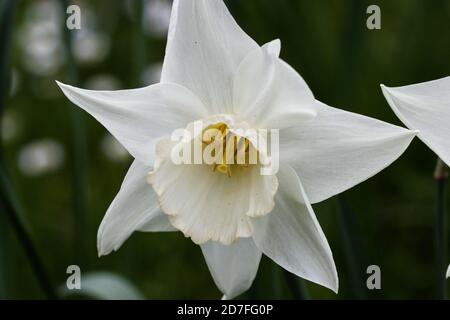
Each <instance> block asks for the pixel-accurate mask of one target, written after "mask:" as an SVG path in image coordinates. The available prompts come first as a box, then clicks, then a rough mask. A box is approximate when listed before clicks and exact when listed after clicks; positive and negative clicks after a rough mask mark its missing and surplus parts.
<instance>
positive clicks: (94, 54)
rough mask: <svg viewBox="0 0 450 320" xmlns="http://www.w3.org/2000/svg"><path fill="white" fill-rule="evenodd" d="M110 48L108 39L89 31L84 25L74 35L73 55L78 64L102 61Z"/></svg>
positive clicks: (94, 31)
mask: <svg viewBox="0 0 450 320" xmlns="http://www.w3.org/2000/svg"><path fill="white" fill-rule="evenodd" d="M109 48H110V41H109V37H108V36H107V35H106V34H105V33H103V32H100V31H97V30H95V29H91V28H90V27H89V26H88V25H87V24H86V23H85V24H84V25H83V28H81V30H79V31H77V32H76V33H75V37H74V43H73V54H74V56H75V59H76V60H77V62H79V63H80V64H95V63H99V62H101V61H103V60H104V59H105V58H106V57H107V55H108V53H109Z"/></svg>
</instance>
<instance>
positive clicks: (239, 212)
mask: <svg viewBox="0 0 450 320" xmlns="http://www.w3.org/2000/svg"><path fill="white" fill-rule="evenodd" d="M279 53H280V41H279V40H275V41H272V42H270V43H268V44H266V45H264V46H262V47H260V46H259V45H258V44H257V43H256V42H255V41H253V40H252V39H251V38H250V37H249V36H248V35H247V34H245V33H244V32H243V31H242V30H241V28H240V27H239V26H238V25H237V23H236V22H235V21H234V20H233V18H232V16H231V15H230V13H229V11H228V10H227V8H226V6H225V5H224V3H223V1H222V0H175V1H174V4H173V9H172V16H171V21H170V28H169V36H168V44H167V50H166V56H165V60H164V64H163V70H162V77H161V82H160V83H158V84H155V85H151V86H148V87H145V88H142V89H135V90H124V91H90V90H84V89H79V88H75V87H72V86H69V85H65V84H61V83H58V84H59V85H60V87H61V89H62V90H63V92H64V93H65V95H66V96H67V97H68V98H69V99H70V100H71V101H72V102H73V103H75V104H77V105H78V106H80V107H81V108H83V109H84V110H86V111H87V112H89V113H90V114H91V115H93V116H94V117H95V118H96V119H97V120H98V121H100V122H101V123H102V124H103V125H104V126H105V127H106V128H107V129H108V130H109V131H110V132H111V133H112V134H113V135H114V136H115V137H116V138H117V140H118V141H119V142H120V143H122V144H123V146H124V147H125V148H126V149H127V150H128V151H129V152H130V153H131V155H133V157H134V158H135V161H134V163H133V165H132V166H131V168H130V170H129V172H128V174H127V176H126V177H125V180H124V183H123V185H122V187H121V189H120V191H119V193H118V195H117V197H116V199H115V200H114V201H113V203H112V204H111V206H110V208H109V209H108V211H107V213H106V216H105V218H104V220H103V222H102V224H101V226H100V230H99V234H98V250H99V254H100V255H104V254H108V253H110V252H111V251H113V250H117V249H118V248H119V247H120V246H121V245H122V243H123V242H124V241H125V240H126V239H127V238H128V237H129V236H130V235H131V234H132V233H133V232H134V231H136V230H140V231H171V230H180V231H182V232H183V233H184V234H185V235H186V236H187V237H190V238H191V239H192V240H193V241H194V242H195V243H197V244H199V245H200V246H201V248H202V251H203V254H204V256H205V259H206V262H207V264H208V267H209V269H210V271H211V274H212V275H213V278H214V281H215V283H216V284H217V286H218V287H219V288H220V290H221V291H222V292H223V293H224V294H225V296H226V297H227V298H233V297H235V296H237V295H239V294H241V293H242V292H244V291H245V290H247V289H248V288H249V287H250V285H251V283H252V281H253V279H254V277H255V275H256V272H257V270H258V265H259V261H260V258H261V254H265V255H267V256H268V257H270V258H271V259H272V260H274V261H275V262H276V263H278V264H279V265H281V266H282V267H283V268H285V269H286V270H288V271H290V272H292V273H294V274H296V275H298V276H300V277H303V278H305V279H307V280H310V281H313V282H315V283H318V284H320V285H323V286H325V287H327V288H330V289H332V290H333V291H335V292H337V290H338V277H337V272H336V267H335V264H334V261H333V257H332V253H331V250H330V247H329V245H328V242H327V240H326V238H325V235H324V233H323V232H322V229H321V227H320V225H319V223H318V221H317V219H316V216H315V214H314V212H313V209H312V207H311V203H315V202H318V201H322V200H325V199H327V198H329V197H331V196H333V195H335V194H337V193H340V192H342V191H344V190H346V189H348V188H351V187H353V186H354V185H356V184H358V183H360V182H362V181H364V180H366V179H367V178H369V177H371V176H373V175H375V174H376V173H377V172H379V171H380V170H382V169H384V168H385V167H386V166H388V165H389V164H390V163H392V162H393V161H394V160H395V159H397V157H399V156H400V155H401V154H402V152H403V151H404V150H405V149H406V148H407V146H408V145H409V143H410V142H411V140H412V138H413V137H414V135H415V133H414V132H411V131H409V130H406V129H403V128H400V127H397V126H393V125H390V124H387V123H384V122H381V121H378V120H374V119H371V118H367V117H364V116H360V115H356V114H353V113H350V112H345V111H341V110H338V109H334V108H331V107H328V106H326V105H325V104H322V103H320V102H318V101H316V100H315V99H314V96H313V94H312V92H311V91H310V89H309V88H308V86H307V84H306V83H305V81H304V80H303V79H302V77H301V76H300V75H299V74H298V73H297V72H296V71H295V70H294V69H293V68H292V67H290V66H289V65H288V64H287V63H286V62H284V61H283V60H281V59H280V58H279ZM197 120H203V123H206V124H207V125H208V126H212V127H215V128H218V130H220V131H223V132H228V131H231V132H236V131H235V130H237V129H239V128H254V129H280V132H279V133H280V170H279V172H278V173H277V174H276V175H271V176H270V175H269V176H264V175H261V174H260V171H259V170H258V169H259V167H258V164H256V165H249V166H245V165H244V166H240V165H235V166H234V167H232V168H229V167H228V166H227V165H225V166H222V164H217V163H216V164H215V165H206V164H203V165H176V164H175V163H174V162H173V161H171V157H170V153H171V150H172V145H173V142H172V141H171V140H170V135H171V133H172V132H173V130H174V129H178V128H188V127H190V125H192V123H193V122H196V121H197ZM240 138H241V139H243V140H242V141H244V142H245V143H248V145H249V146H250V147H255V145H254V144H253V140H252V137H250V136H241V137H240ZM246 140H248V141H246ZM186 143H191V141H187V142H186ZM257 151H258V152H259V155H260V156H261V157H263V158H264V157H265V156H266V155H265V154H263V151H262V150H261V149H257ZM213 169H216V170H215V172H214V170H213ZM222 173H225V174H222ZM147 176H148V177H147ZM147 180H148V181H147ZM147 182H149V183H150V184H149V183H147Z"/></svg>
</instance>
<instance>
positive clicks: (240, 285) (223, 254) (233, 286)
mask: <svg viewBox="0 0 450 320" xmlns="http://www.w3.org/2000/svg"><path fill="white" fill-rule="evenodd" d="M201 248H202V252H203V255H204V257H205V260H206V263H207V265H208V268H209V271H210V272H211V275H212V277H213V279H214V282H215V283H216V285H217V287H218V288H219V290H220V291H221V292H222V293H223V294H224V296H225V297H226V298H227V299H233V298H235V297H236V296H238V295H240V294H241V293H243V292H245V291H247V290H248V288H250V286H251V285H252V283H253V280H254V279H255V277H256V273H257V272H258V266H259V262H260V260H261V251H260V250H259V249H258V248H257V247H256V246H255V243H254V242H253V240H252V239H239V240H237V241H236V242H234V243H233V244H231V245H223V244H220V243H218V242H212V241H209V242H207V243H205V244H202V245H201Z"/></svg>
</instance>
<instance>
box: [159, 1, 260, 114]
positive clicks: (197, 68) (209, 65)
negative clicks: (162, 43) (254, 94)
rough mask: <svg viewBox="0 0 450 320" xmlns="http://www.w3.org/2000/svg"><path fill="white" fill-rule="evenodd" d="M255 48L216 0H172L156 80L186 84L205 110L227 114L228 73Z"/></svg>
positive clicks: (229, 108) (229, 105)
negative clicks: (158, 74) (160, 66)
mask: <svg viewBox="0 0 450 320" xmlns="http://www.w3.org/2000/svg"><path fill="white" fill-rule="evenodd" d="M255 48H257V44H256V43H255V42H254V41H253V40H252V39H251V38H250V37H249V36H248V35H247V34H245V32H244V31H242V29H241V28H240V27H239V26H238V24H237V23H236V21H235V20H234V19H233V17H232V16H231V14H230V12H229V11H228V9H227V7H226V6H225V4H224V3H223V1H222V0H175V1H174V3H173V8H172V16H171V21H170V27H169V36H168V43H167V49H166V56H165V60H164V64H163V71H162V78H161V82H175V83H178V84H181V85H183V86H184V87H186V88H188V89H190V90H191V91H192V92H194V93H195V94H196V95H197V96H198V97H199V98H200V99H201V100H202V102H203V103H204V105H205V106H208V108H210V112H211V114H215V113H229V112H231V111H232V86H233V76H234V73H235V72H236V70H237V68H238V66H239V64H240V62H241V61H242V59H244V57H245V56H246V55H247V54H248V53H249V52H250V51H251V50H253V49H255Z"/></svg>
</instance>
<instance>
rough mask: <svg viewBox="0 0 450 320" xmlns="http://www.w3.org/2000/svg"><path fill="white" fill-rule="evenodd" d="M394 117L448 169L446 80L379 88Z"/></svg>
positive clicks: (449, 96)
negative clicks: (415, 133) (415, 131)
mask: <svg viewBox="0 0 450 320" xmlns="http://www.w3.org/2000/svg"><path fill="white" fill-rule="evenodd" d="M381 87H382V90H383V94H384V96H385V97H386V100H387V101H388V102H389V105H390V106H391V108H392V110H394V112H395V114H396V115H397V117H399V118H400V120H402V122H403V123H404V124H405V125H406V126H407V127H408V128H410V129H412V130H419V131H420V132H419V134H418V136H419V138H420V139H421V140H422V141H423V142H424V143H425V144H426V145H427V146H428V147H429V148H430V149H432V150H433V151H434V152H435V153H436V154H437V155H439V157H440V158H441V159H442V160H443V161H444V162H446V163H447V164H448V165H450V139H449V138H450V77H446V78H443V79H439V80H434V81H429V82H424V83H419V84H414V85H410V86H405V87H398V88H387V87H385V86H383V85H382V86H381Z"/></svg>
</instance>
